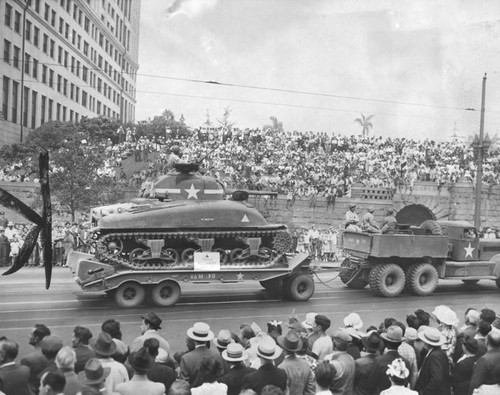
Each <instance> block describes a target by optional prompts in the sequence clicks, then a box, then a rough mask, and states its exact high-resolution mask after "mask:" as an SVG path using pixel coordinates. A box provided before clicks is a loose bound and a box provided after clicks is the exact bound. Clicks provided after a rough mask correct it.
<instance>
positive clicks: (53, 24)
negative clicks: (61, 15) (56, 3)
mask: <svg viewBox="0 0 500 395" xmlns="http://www.w3.org/2000/svg"><path fill="white" fill-rule="evenodd" d="M50 24H51V25H52V26H53V27H56V12H55V11H54V10H52V17H51V18H50Z"/></svg>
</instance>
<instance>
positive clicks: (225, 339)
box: [213, 329, 234, 348]
mask: <svg viewBox="0 0 500 395" xmlns="http://www.w3.org/2000/svg"><path fill="white" fill-rule="evenodd" d="M213 342H214V344H215V345H216V346H217V347H218V348H227V346H228V345H229V344H230V343H232V342H234V340H233V337H232V336H231V332H230V331H229V330H227V329H221V330H220V331H219V334H218V335H217V337H216V338H215V339H214V340H213Z"/></svg>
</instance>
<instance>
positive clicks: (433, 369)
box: [415, 327, 451, 395]
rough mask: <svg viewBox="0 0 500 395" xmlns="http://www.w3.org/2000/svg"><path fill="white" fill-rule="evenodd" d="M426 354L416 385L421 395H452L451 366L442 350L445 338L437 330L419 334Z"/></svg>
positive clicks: (431, 329)
mask: <svg viewBox="0 0 500 395" xmlns="http://www.w3.org/2000/svg"><path fill="white" fill-rule="evenodd" d="M417 336H418V338H419V339H420V340H422V342H423V343H424V350H425V352H426V354H425V356H424V359H423V361H422V366H421V368H420V373H419V376H418V379H417V384H416V385H415V391H418V393H419V394H421V395H435V394H439V395H450V393H451V380H450V364H449V362H448V356H447V355H446V352H445V351H443V350H442V349H441V345H442V344H444V342H445V338H444V336H443V335H442V334H441V332H440V331H439V329H437V328H432V327H427V328H425V329H424V330H422V331H420V333H418V334H417Z"/></svg>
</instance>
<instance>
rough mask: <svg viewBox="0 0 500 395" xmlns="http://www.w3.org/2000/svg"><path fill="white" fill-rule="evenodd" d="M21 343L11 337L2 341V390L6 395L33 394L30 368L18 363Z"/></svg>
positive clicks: (0, 387)
mask: <svg viewBox="0 0 500 395" xmlns="http://www.w3.org/2000/svg"><path fill="white" fill-rule="evenodd" d="M18 352H19V345H18V344H17V343H16V342H15V341H13V340H9V339H4V340H1V341H0V390H2V391H3V392H4V394H5V395H31V389H30V383H29V379H30V370H29V368H28V367H27V366H25V365H19V364H17V363H16V358H17V354H18Z"/></svg>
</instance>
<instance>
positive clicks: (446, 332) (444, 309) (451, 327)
mask: <svg viewBox="0 0 500 395" xmlns="http://www.w3.org/2000/svg"><path fill="white" fill-rule="evenodd" d="M432 315H433V316H434V317H435V318H436V322H437V323H438V329H439V331H440V332H441V333H442V335H443V336H444V339H445V342H444V344H443V345H442V346H441V348H442V349H443V350H444V351H445V352H446V355H447V356H448V359H449V360H450V363H451V362H452V356H453V352H454V351H455V345H456V343H457V332H456V331H455V327H456V326H457V325H458V317H457V315H456V313H455V312H454V311H453V310H452V309H450V308H449V307H448V306H445V305H440V306H436V308H435V309H434V311H433V312H432Z"/></svg>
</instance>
